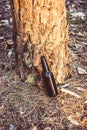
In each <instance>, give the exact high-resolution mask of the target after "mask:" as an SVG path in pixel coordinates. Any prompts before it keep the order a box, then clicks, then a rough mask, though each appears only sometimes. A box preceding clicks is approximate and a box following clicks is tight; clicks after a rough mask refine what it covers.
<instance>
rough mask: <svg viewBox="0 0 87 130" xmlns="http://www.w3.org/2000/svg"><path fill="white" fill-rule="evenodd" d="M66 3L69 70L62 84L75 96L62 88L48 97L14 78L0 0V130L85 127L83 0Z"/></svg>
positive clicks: (5, 6) (6, 9) (7, 18)
mask: <svg viewBox="0 0 87 130" xmlns="http://www.w3.org/2000/svg"><path fill="white" fill-rule="evenodd" d="M66 5H67V20H68V25H69V37H70V38H69V67H70V70H71V71H70V76H69V77H68V79H66V80H65V83H64V85H66V86H67V87H66V88H65V89H67V90H70V92H75V94H78V95H79V98H78V97H77V96H76V95H72V94H71V93H69V94H68V93H66V92H62V91H61V93H60V94H58V96H57V97H55V98H50V97H48V96H47V95H45V93H44V92H43V91H40V90H38V88H37V87H36V86H32V85H31V84H26V83H23V82H21V81H20V80H19V79H18V77H17V75H16V74H15V65H14V63H15V58H14V49H13V46H14V44H13V41H12V28H13V25H12V17H11V8H10V3H9V0H1V1H0V130H87V1H86V0H74V1H72V0H66ZM64 85H60V86H58V87H60V88H63V87H64ZM61 90H62V89H61Z"/></svg>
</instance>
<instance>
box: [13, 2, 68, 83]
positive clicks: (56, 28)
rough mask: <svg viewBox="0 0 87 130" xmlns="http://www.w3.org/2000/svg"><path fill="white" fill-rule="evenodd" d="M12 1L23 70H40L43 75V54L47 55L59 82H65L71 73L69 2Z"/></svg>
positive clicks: (29, 72)
mask: <svg viewBox="0 0 87 130" xmlns="http://www.w3.org/2000/svg"><path fill="white" fill-rule="evenodd" d="M11 5H12V6H13V5H14V11H13V18H14V20H15V24H16V29H17V30H16V34H15V35H16V44H17V45H16V53H17V57H18V58H17V64H18V68H19V71H20V72H21V74H22V75H24V74H25V73H26V74H25V77H26V75H29V74H30V77H31V75H37V73H39V75H41V72H42V67H41V61H40V57H41V56H42V55H45V56H46V59H47V61H48V65H49V67H50V69H51V71H52V72H53V74H54V77H55V79H56V83H57V84H58V83H63V82H64V79H65V78H66V77H67V76H68V50H67V42H68V31H67V21H66V8H65V2H64V1H63V0H13V3H11ZM14 30H15V29H14ZM14 33H15V31H14ZM34 68H35V69H34ZM25 70H27V71H25ZM32 70H34V71H32ZM32 77H34V76H32ZM32 82H33V80H32ZM32 82H31V83H32Z"/></svg>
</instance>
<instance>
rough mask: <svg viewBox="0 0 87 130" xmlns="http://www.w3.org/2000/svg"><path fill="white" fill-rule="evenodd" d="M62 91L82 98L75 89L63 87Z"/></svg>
mask: <svg viewBox="0 0 87 130" xmlns="http://www.w3.org/2000/svg"><path fill="white" fill-rule="evenodd" d="M61 91H62V92H65V93H68V94H70V95H73V96H75V97H77V98H81V96H80V95H78V94H77V93H75V92H73V91H71V90H69V89H65V88H61Z"/></svg>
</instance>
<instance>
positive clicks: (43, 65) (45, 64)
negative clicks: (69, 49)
mask: <svg viewBox="0 0 87 130" xmlns="http://www.w3.org/2000/svg"><path fill="white" fill-rule="evenodd" d="M41 63H42V67H43V71H44V72H47V71H50V69H49V67H48V64H47V61H46V58H45V56H41Z"/></svg>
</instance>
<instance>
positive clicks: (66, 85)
mask: <svg viewBox="0 0 87 130" xmlns="http://www.w3.org/2000/svg"><path fill="white" fill-rule="evenodd" d="M67 87H69V84H64V85H61V86H60V88H67Z"/></svg>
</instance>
